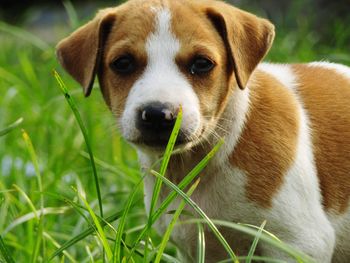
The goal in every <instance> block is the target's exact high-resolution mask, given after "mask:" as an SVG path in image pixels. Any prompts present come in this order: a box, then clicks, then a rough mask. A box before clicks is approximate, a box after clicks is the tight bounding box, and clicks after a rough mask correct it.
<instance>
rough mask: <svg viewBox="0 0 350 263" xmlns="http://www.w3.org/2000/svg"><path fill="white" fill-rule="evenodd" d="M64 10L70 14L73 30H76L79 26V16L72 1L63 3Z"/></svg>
mask: <svg viewBox="0 0 350 263" xmlns="http://www.w3.org/2000/svg"><path fill="white" fill-rule="evenodd" d="M63 5H64V9H66V12H67V14H68V18H69V24H70V27H71V28H72V29H76V28H77V27H78V26H79V19H78V14H77V12H76V10H75V8H74V6H73V4H72V2H71V1H63Z"/></svg>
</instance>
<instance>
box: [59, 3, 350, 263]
mask: <svg viewBox="0 0 350 263" xmlns="http://www.w3.org/2000/svg"><path fill="white" fill-rule="evenodd" d="M273 35H274V33H273V26H272V25H271V24H270V23H269V22H267V21H266V20H263V19H259V18H257V17H255V16H253V15H250V14H248V13H245V12H243V11H240V10H238V9H235V8H233V7H230V6H228V5H226V4H224V3H221V2H216V1H160V0H154V1H140V0H134V1H130V2H128V3H127V4H125V5H122V6H121V7H118V8H115V9H113V8H112V9H106V10H104V11H103V12H100V13H99V15H98V16H97V17H96V18H95V20H93V21H92V22H90V23H89V24H87V25H86V26H84V27H82V28H81V29H79V30H78V31H77V32H75V33H73V34H72V35H71V36H70V37H69V38H67V39H65V40H63V41H62V42H61V44H60V45H59V47H58V55H59V58H60V61H61V63H62V64H63V66H64V67H65V68H66V70H67V71H68V72H69V73H70V74H71V75H72V76H73V77H74V78H75V79H76V80H77V81H79V82H80V83H81V84H82V85H83V87H84V89H85V94H86V95H88V94H89V93H90V90H91V84H92V82H93V79H94V75H95V74H97V75H98V76H99V81H100V84H101V89H102V93H103V95H104V97H105V99H106V102H107V104H108V105H109V107H110V108H111V110H112V111H113V112H114V113H115V114H116V117H117V119H118V123H119V125H120V128H121V131H122V134H123V136H124V137H125V138H126V139H127V140H129V141H131V142H132V143H134V144H135V145H136V146H137V148H138V153H139V156H140V160H141V163H142V165H143V166H144V167H146V168H148V167H150V166H151V165H152V164H153V163H154V161H155V160H156V159H157V158H158V157H159V155H160V154H161V151H159V149H161V148H162V147H164V144H165V143H166V139H167V138H168V135H169V133H170V131H171V130H170V129H168V127H169V126H171V123H172V121H173V116H175V115H176V112H177V110H178V108H179V106H180V105H181V106H182V108H183V113H184V119H183V123H182V127H181V132H180V138H181V146H180V147H181V148H182V150H183V151H182V153H181V154H179V155H175V156H173V157H172V159H171V161H170V164H169V169H168V172H167V177H168V178H170V179H171V180H172V181H174V182H176V183H177V182H179V181H180V180H181V179H182V177H183V176H184V175H185V174H186V173H187V172H188V171H190V170H191V169H192V168H193V167H194V165H195V164H196V163H197V162H199V161H200V160H201V158H203V157H204V156H205V155H206V154H207V153H208V152H209V150H210V149H211V147H213V145H214V144H215V143H216V142H217V138H218V137H224V139H225V145H224V146H223V147H222V148H221V149H220V151H219V152H218V154H217V155H216V156H215V157H214V159H213V160H212V162H211V163H210V164H209V166H208V167H207V168H206V169H205V170H204V171H203V174H202V176H201V177H202V180H201V183H200V184H199V186H198V188H197V189H196V191H195V192H194V193H193V195H192V198H193V200H194V201H195V202H197V203H198V204H199V206H200V207H201V208H202V209H203V210H204V211H205V212H206V213H207V215H208V216H209V217H211V218H215V219H221V220H226V221H229V222H242V223H249V224H254V225H260V224H261V223H262V222H263V220H267V225H266V229H267V230H269V231H271V232H272V233H274V234H275V235H277V236H278V237H279V238H280V239H281V240H283V241H284V242H286V243H288V244H289V245H291V246H293V247H295V248H297V249H300V250H301V251H303V252H304V253H306V254H308V255H310V256H311V257H313V258H314V259H315V261H316V262H331V261H332V262H347V261H348V259H349V258H350V245H349V244H350V238H349V233H350V224H349V217H350V212H349V196H350V180H349V176H350V175H349V171H350V159H349V158H348V155H349V153H350V105H349V103H348V101H350V69H349V68H347V67H345V66H341V65H336V64H330V63H311V64H305V65H277V64H259V62H260V61H261V59H262V58H263V57H264V55H265V54H266V53H267V52H268V50H269V48H270V46H271V43H272V40H273ZM153 186H154V179H153V178H152V177H147V178H146V179H145V204H146V208H147V210H149V206H150V199H151V195H152V191H153ZM166 193H167V191H166V189H163V192H162V193H161V199H162V198H164V197H165V196H166ZM176 207H177V203H175V204H173V205H172V208H170V209H175V208H176ZM171 217H172V216H171V215H165V216H163V217H162V218H161V220H160V221H159V222H158V225H157V227H158V229H159V230H160V231H164V229H165V228H166V226H167V224H168V222H169V220H170V218H171ZM222 232H223V233H224V236H225V237H226V238H227V240H228V242H229V243H230V244H231V245H232V247H233V249H234V250H236V251H237V252H238V254H239V255H246V254H247V252H248V249H249V246H250V243H251V240H249V239H247V237H245V236H244V235H242V234H240V233H234V232H232V231H230V230H228V229H227V228H222ZM196 236H197V233H196V228H195V227H193V226H190V225H187V226H186V225H185V226H181V227H178V228H176V229H175V231H174V234H173V236H172V238H173V240H174V241H175V242H176V243H178V244H179V246H180V247H183V250H184V251H185V252H187V254H188V259H189V260H193V259H194V257H195V253H196V249H195V247H196ZM206 249H207V253H206V257H207V260H208V262H212V261H215V260H220V259H225V258H226V257H227V255H226V254H225V251H224V250H223V249H222V248H221V247H220V245H219V244H218V242H217V241H216V239H215V238H214V237H213V236H212V234H211V233H209V232H208V233H207V234H206ZM333 252H334V253H333ZM259 253H260V254H261V255H263V256H269V257H275V258H278V259H285V260H287V261H291V262H292V259H290V258H289V257H288V256H287V255H285V254H283V253H282V252H280V251H279V250H277V249H276V248H273V247H271V246H269V245H267V244H265V243H263V242H261V243H260V244H259Z"/></svg>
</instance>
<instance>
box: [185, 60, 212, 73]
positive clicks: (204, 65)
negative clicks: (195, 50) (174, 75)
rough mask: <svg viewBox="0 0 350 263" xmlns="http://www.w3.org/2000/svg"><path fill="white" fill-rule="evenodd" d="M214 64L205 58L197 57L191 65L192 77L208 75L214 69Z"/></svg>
mask: <svg viewBox="0 0 350 263" xmlns="http://www.w3.org/2000/svg"><path fill="white" fill-rule="evenodd" d="M214 66H215V65H214V63H213V62H212V61H211V60H209V59H207V58H205V57H196V58H194V59H193V60H192V62H191V64H190V72H191V74H192V75H200V74H204V73H208V72H209V71H210V70H212V69H213V68H214Z"/></svg>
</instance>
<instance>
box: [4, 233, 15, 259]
mask: <svg viewBox="0 0 350 263" xmlns="http://www.w3.org/2000/svg"><path fill="white" fill-rule="evenodd" d="M0 253H1V255H2V257H3V258H4V260H5V262H6V263H15V261H14V260H13V258H12V256H11V254H10V252H9V251H8V249H7V247H6V245H5V242H4V240H3V239H2V237H1V236H0Z"/></svg>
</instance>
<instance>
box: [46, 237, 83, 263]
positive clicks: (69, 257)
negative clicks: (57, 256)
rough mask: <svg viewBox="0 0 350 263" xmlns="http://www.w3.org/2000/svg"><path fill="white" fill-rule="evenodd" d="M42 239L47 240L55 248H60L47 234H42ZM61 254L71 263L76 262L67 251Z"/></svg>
mask: <svg viewBox="0 0 350 263" xmlns="http://www.w3.org/2000/svg"><path fill="white" fill-rule="evenodd" d="M44 237H45V238H46V239H47V240H49V241H50V242H51V243H52V244H53V245H54V246H55V247H56V248H59V247H60V244H59V243H58V242H57V241H56V240H55V239H54V238H53V237H52V236H51V235H50V234H49V233H47V232H44ZM63 254H64V255H65V256H66V257H67V258H68V259H69V260H70V261H71V262H77V261H76V260H75V259H74V258H73V256H72V255H71V254H69V253H68V252H67V251H63Z"/></svg>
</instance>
